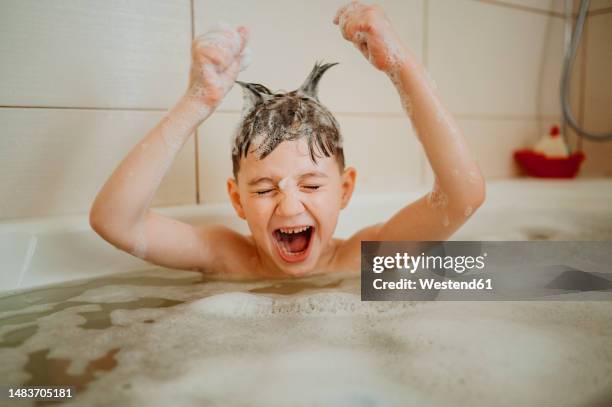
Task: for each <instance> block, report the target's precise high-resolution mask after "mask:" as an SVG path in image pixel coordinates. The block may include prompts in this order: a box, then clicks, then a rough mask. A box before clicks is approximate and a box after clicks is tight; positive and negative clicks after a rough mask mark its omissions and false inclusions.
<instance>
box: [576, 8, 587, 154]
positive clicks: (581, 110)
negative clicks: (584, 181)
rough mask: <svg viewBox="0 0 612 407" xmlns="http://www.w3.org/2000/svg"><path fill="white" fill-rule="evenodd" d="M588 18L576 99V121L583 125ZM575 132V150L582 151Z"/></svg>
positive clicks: (583, 36)
mask: <svg viewBox="0 0 612 407" xmlns="http://www.w3.org/2000/svg"><path fill="white" fill-rule="evenodd" d="M589 19H590V17H589V16H587V18H586V19H585V22H584V31H583V33H582V43H581V44H580V45H581V46H582V47H583V48H582V55H581V58H580V95H579V99H578V123H580V125H582V126H583V127H584V123H585V109H584V107H585V105H586V71H587V64H588V55H587V49H588V45H589ZM575 133H576V138H577V140H576V150H578V151H582V142H583V140H582V137H581V136H580V135H579V134H578V132H575Z"/></svg>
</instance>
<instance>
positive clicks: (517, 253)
mask: <svg viewBox="0 0 612 407" xmlns="http://www.w3.org/2000/svg"><path fill="white" fill-rule="evenodd" d="M577 254H579V255H577ZM609 264H612V242H608V241H588V242H585V241H580V242H568V241H526V242H519V241H512V242H503V241H497V242H479V241H448V242H413V241H410V242H409V241H405V242H404V241H397V242H394V241H390V242H384V241H383V242H380V241H375V242H374V241H373V242H361V299H362V300H364V301H390V300H392V301H397V300H426V301H430V300H445V301H446V300H459V301H461V300H467V301H474V300H489V301H491V300H503V301H508V300H571V301H576V300H583V299H585V300H586V299H588V300H608V301H609V300H612V272H611V271H610V270H609Z"/></svg>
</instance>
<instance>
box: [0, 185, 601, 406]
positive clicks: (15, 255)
mask: <svg viewBox="0 0 612 407" xmlns="http://www.w3.org/2000/svg"><path fill="white" fill-rule="evenodd" d="M610 185H611V183H610V181H582V182H572V183H567V182H566V183H563V182H555V183H543V182H535V181H529V182H496V183H491V184H490V185H489V188H488V200H487V204H486V205H484V207H483V208H482V209H481V210H480V211H479V212H478V213H477V215H476V216H475V217H473V218H472V219H471V220H470V223H469V225H466V227H465V228H463V229H462V230H461V232H460V233H458V234H457V235H456V236H455V238H457V239H536V238H537V239H544V238H550V239H594V238H598V239H609V238H610V230H611V225H612V211H611V209H610V207H611V205H610V202H611V200H610V198H611V196H612V195H611V194H612V188H610ZM408 198H409V199H413V198H414V196H413V197H405V196H404V197H398V196H390V197H376V198H361V199H357V200H355V201H354V202H353V203H352V204H351V206H350V208H349V209H347V210H346V212H345V213H344V214H343V218H342V221H341V225H340V226H339V234H340V235H341V236H347V235H348V234H350V233H352V232H353V231H354V230H356V229H357V228H359V227H361V226H363V225H365V224H368V223H371V222H376V221H379V220H382V219H384V218H385V217H386V216H388V215H390V214H391V213H392V212H393V211H394V210H396V209H398V208H399V207H401V206H402V205H403V204H404V203H406V202H407V199H408ZM163 212H165V213H167V214H169V215H172V216H176V217H178V218H181V219H184V220H188V221H192V222H199V223H200V222H201V223H205V222H211V221H215V222H218V221H221V222H226V223H228V224H232V225H234V226H236V227H238V228H244V226H243V225H241V224H240V223H239V222H237V221H236V220H235V218H234V217H233V214H232V213H231V210H230V208H229V207H228V206H224V205H221V206H214V207H183V208H174V209H164V210H163ZM0 236H2V243H1V246H0V247H2V250H3V256H4V258H5V259H7V263H8V262H12V263H11V264H12V268H7V267H3V270H12V269H15V270H17V271H18V272H21V273H22V274H21V276H22V277H21V278H22V281H21V287H22V288H23V287H26V286H34V285H40V284H45V283H50V282H59V281H63V280H67V279H79V278H83V277H93V276H98V275H101V274H107V273H115V272H121V273H119V274H115V275H114V276H107V277H103V278H100V279H95V280H92V281H74V282H66V283H64V284H62V287H57V286H54V287H49V288H41V289H38V290H32V291H28V292H22V293H21V292H20V293H16V294H15V295H5V296H2V297H0V360H2V363H0V383H1V384H8V385H13V386H23V385H30V386H34V385H37V386H42V385H50V384H54V385H71V386H76V388H77V391H76V393H77V396H78V397H77V398H76V399H74V400H73V401H72V402H70V403H68V404H67V405H69V406H90V405H131V406H140V405H146V406H167V405H185V406H191V405H194V406H195V405H222V406H234V405H236V406H244V405H253V406H266V407H270V406H287V405H290V406H313V405H325V406H327V405H333V406H435V407H438V406H447V405H455V406H466V407H467V406H469V407H474V406H491V405H495V406H508V407H510V406H519V405H520V406H534V407H535V406H537V407H540V406H568V407H569V406H586V405H589V406H590V405H597V406H599V405H602V406H603V405H612V404H611V403H612V352H611V350H612V303H611V302H610V301H607V302H606V301H601V302H597V301H581V302H579V301H554V302H539V301H524V302H522V301H514V302H511V301H499V302H452V301H424V302H421V301H405V302H367V301H361V300H360V296H359V291H360V281H359V278H357V277H354V276H353V277H352V278H344V277H342V276H338V275H323V276H318V277H316V278H306V279H302V280H292V281H285V282H279V281H256V282H247V283H236V282H224V281H208V280H205V279H202V276H201V275H200V274H199V273H196V272H188V271H169V270H166V269H160V268H153V269H152V268H151V266H150V265H147V264H145V263H143V262H141V261H139V260H138V259H134V258H133V257H131V256H129V255H127V254H123V253H121V252H119V251H117V250H115V249H114V248H112V247H111V246H110V245H108V244H106V243H104V242H103V241H102V240H101V239H99V238H98V237H97V236H95V235H94V234H93V233H92V232H91V231H90V230H89V228H88V226H87V220H86V216H80V217H69V218H62V219H53V220H38V221H28V222H11V223H10V224H5V225H3V226H2V228H1V234H0ZM138 268H142V269H144V270H143V271H140V272H129V273H128V272H127V271H128V270H133V269H138ZM7 276H8V277H11V276H12V275H11V274H10V273H7V275H6V276H5V277H7ZM18 276H19V275H18ZM13 284H16V283H15V282H14V281H13ZM13 287H15V285H13ZM50 382H52V383H50Z"/></svg>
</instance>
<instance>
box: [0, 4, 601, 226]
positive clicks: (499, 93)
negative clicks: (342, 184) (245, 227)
mask: <svg viewBox="0 0 612 407" xmlns="http://www.w3.org/2000/svg"><path fill="white" fill-rule="evenodd" d="M342 3H343V2H342V1H339V0H312V1H286V0H283V1H281V0H277V1H272V0H260V1H238V0H229V1H222V2H221V1H213V0H191V1H190V0H182V1H161V0H159V1H151V0H131V1H120V0H115V1H107V2H98V1H94V0H91V1H77V0H53V1H35V0H4V1H2V2H1V3H0V52H1V53H2V59H1V60H0V123H2V125H3V126H2V131H3V133H4V134H2V136H1V137H0V163H1V164H0V165H1V166H2V167H1V171H0V219H10V218H19V217H32V216H45V215H60V214H69V213H82V212H86V211H87V210H88V209H89V206H90V204H91V202H92V201H93V199H94V197H95V194H96V193H97V191H98V190H99V189H100V187H101V186H102V185H103V183H104V182H105V180H106V179H107V178H108V176H109V175H110V173H111V171H112V170H113V169H114V168H115V167H116V166H117V164H118V163H119V162H120V161H121V159H122V158H123V157H124V156H125V154H126V153H127V152H128V151H129V149H130V148H131V147H132V146H133V145H135V144H136V143H137V141H138V140H139V138H141V137H142V136H144V134H146V132H147V131H148V130H149V129H150V128H152V127H153V126H154V125H155V124H156V123H157V121H158V120H159V119H160V118H161V117H162V116H163V114H164V112H165V111H166V110H167V109H169V108H170V107H171V106H172V105H173V104H174V103H175V102H176V101H177V100H178V99H179V98H180V96H181V94H182V92H183V91H184V89H185V86H186V83H187V77H188V76H187V74H188V69H189V62H190V61H189V57H190V55H189V46H190V43H191V39H192V38H193V35H198V34H200V33H202V32H204V31H205V30H206V29H207V27H210V26H211V25H212V24H214V23H215V22H216V21H218V20H221V19H222V20H225V21H228V22H230V23H233V24H244V25H247V26H249V27H250V29H251V33H252V40H251V46H252V48H253V51H254V58H253V63H252V65H251V67H250V68H249V69H248V70H247V71H245V72H243V73H242V74H241V79H242V80H245V81H255V82H261V83H264V84H266V85H268V86H270V87H271V88H274V89H286V90H289V89H293V88H295V87H297V86H299V84H300V83H301V82H302V80H303V79H304V78H305V76H306V75H307V73H308V72H309V70H310V68H311V67H312V65H313V63H314V62H315V61H316V60H325V61H335V62H340V65H338V66H336V67H334V68H332V69H331V70H330V71H329V72H328V73H327V74H326V76H325V77H324V79H323V81H322V83H321V86H320V89H321V90H320V98H321V100H322V101H323V103H325V104H327V105H328V106H329V107H330V108H331V109H332V111H334V112H335V113H336V115H337V117H338V120H339V122H340V124H341V126H342V130H343V133H344V137H345V145H346V155H347V162H348V164H350V165H354V166H356V167H357V168H358V171H359V175H358V188H357V193H358V194H366V193H376V192H382V191H388V190H389V188H390V187H392V188H393V190H394V191H401V190H408V189H412V188H419V187H424V186H426V185H428V184H430V183H431V180H432V174H431V172H430V170H429V165H428V163H427V161H426V158H425V156H424V154H423V152H422V150H421V148H420V144H419V143H418V141H417V140H416V138H415V135H414V134H413V133H412V130H411V126H410V125H409V123H408V121H407V119H406V117H405V116H404V114H403V113H402V110H401V106H400V104H399V102H398V99H397V96H396V94H395V93H394V90H393V88H392V87H391V85H390V83H389V81H388V80H387V79H386V77H385V76H384V75H382V74H381V73H379V72H377V71H376V70H374V69H373V68H371V67H370V66H369V65H368V63H367V62H366V61H365V60H364V59H363V57H362V56H361V54H360V53H358V52H357V51H356V50H355V49H354V48H353V47H352V46H351V45H350V44H348V43H347V42H345V41H344V40H343V39H342V37H341V36H340V34H339V33H338V28H337V27H336V26H334V25H332V24H331V20H332V17H333V15H334V13H335V11H336V9H337V8H338V6H339V5H340V4H342ZM591 3H592V5H591V14H590V16H589V20H588V27H587V32H586V33H585V40H584V46H583V47H582V49H581V53H580V56H579V58H578V61H577V64H576V69H575V72H574V76H573V88H572V92H573V93H572V95H573V96H572V104H573V108H574V112H576V115H577V116H578V118H579V120H580V121H581V122H583V123H584V124H585V125H586V126H587V128H589V129H591V130H598V131H604V130H608V131H610V130H612V114H610V113H612V112H611V111H610V110H611V108H610V106H612V81H611V80H610V78H609V72H610V71H611V70H612V46H611V45H610V44H612V42H611V41H610V38H612V0H593V1H592V2H591ZM380 4H382V5H383V7H384V8H385V9H386V10H387V14H388V15H389V17H390V18H391V20H392V22H393V23H394V25H395V27H396V29H397V31H398V32H399V34H400V36H401V37H402V38H403V39H404V40H405V42H406V43H407V44H408V45H409V47H410V48H411V49H412V51H413V52H414V54H415V55H416V56H417V57H418V58H419V59H420V60H421V61H422V62H423V63H424V64H425V65H426V67H427V68H428V70H429V72H430V74H431V76H432V77H433V79H434V80H435V81H436V83H437V85H438V89H439V92H440V94H441V96H442V98H443V100H444V102H445V103H446V104H447V105H448V106H449V107H450V109H451V111H452V112H454V113H455V115H456V117H457V118H458V120H459V123H460V126H461V127H462V128H463V130H464V133H465V135H466V137H467V139H468V142H469V143H470V145H471V147H472V149H473V151H474V154H475V157H476V158H477V160H478V161H479V163H480V166H481V168H482V170H483V172H484V173H485V175H486V177H487V178H488V179H497V178H510V177H515V176H517V174H518V171H517V168H516V166H515V165H514V163H513V162H512V158H511V152H512V150H514V149H516V148H518V147H522V146H525V145H527V144H528V143H532V142H533V141H535V140H536V139H537V137H538V136H539V135H540V134H542V133H543V132H545V131H546V129H547V128H548V127H549V126H550V125H551V124H553V123H558V122H559V120H560V108H559V101H558V93H559V92H558V81H559V78H560V73H561V61H562V53H563V1H562V0H537V1H536V0H504V1H501V0H500V1H497V0H495V1H493V0H490V1H484V0H483V1H478V0H411V1H403V0H394V1H392V0H386V1H381V2H380ZM240 106H241V94H240V90H239V89H237V88H235V89H233V90H232V91H231V92H230V94H229V96H228V98H227V100H226V101H225V102H224V103H223V105H222V106H220V108H219V109H218V111H217V112H216V113H215V115H213V116H212V117H211V118H210V119H209V120H208V121H206V122H205V123H203V124H202V126H200V128H199V129H198V132H197V134H196V135H194V137H192V138H191V139H190V140H189V142H188V143H187V144H186V145H185V147H184V149H183V150H182V151H181V152H180V154H179V157H178V158H177V160H176V162H175V163H174V165H173V167H172V168H171V170H170V172H169V173H168V175H167V176H166V178H165V179H164V181H163V183H162V186H161V188H160V190H159V192H158V193H157V195H156V197H155V200H154V203H153V204H154V205H155V206H165V205H174V204H194V203H197V202H200V203H207V202H223V201H225V200H226V192H225V180H226V179H227V177H228V176H230V175H231V164H230V155H229V146H230V137H231V132H232V130H233V128H234V126H235V123H236V120H237V118H238V114H239V109H240ZM570 138H571V141H572V145H573V146H574V145H576V143H577V139H576V138H575V136H573V135H570ZM582 148H584V150H585V151H586V154H587V156H588V158H587V161H586V163H585V167H584V171H583V172H582V175H581V176H585V177H586V176H590V177H593V176H611V175H612V160H611V159H610V158H611V157H612V143H606V144H601V143H594V142H586V141H584V142H582Z"/></svg>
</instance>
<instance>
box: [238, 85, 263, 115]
mask: <svg viewBox="0 0 612 407" xmlns="http://www.w3.org/2000/svg"><path fill="white" fill-rule="evenodd" d="M236 83H237V84H238V85H240V86H241V87H242V116H243V117H244V116H245V115H246V113H247V112H248V111H249V110H251V109H252V108H254V107H255V106H256V105H257V104H258V103H261V102H263V101H264V100H267V99H269V98H271V97H272V92H271V91H270V89H268V88H266V87H265V86H263V85H260V84H259V83H245V82H241V81H236Z"/></svg>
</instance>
